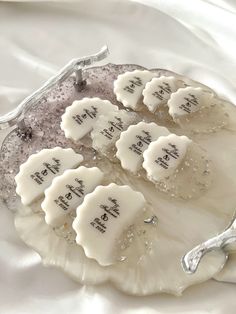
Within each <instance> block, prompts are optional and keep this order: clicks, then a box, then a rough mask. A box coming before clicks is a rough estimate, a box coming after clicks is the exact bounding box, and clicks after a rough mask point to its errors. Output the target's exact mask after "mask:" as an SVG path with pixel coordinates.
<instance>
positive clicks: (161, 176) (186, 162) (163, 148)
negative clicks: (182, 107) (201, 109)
mask: <svg viewBox="0 0 236 314" xmlns="http://www.w3.org/2000/svg"><path fill="white" fill-rule="evenodd" d="M143 157H144V162H143V168H144V169H145V170H146V172H147V177H148V179H149V180H150V181H152V182H153V183H155V184H156V186H157V188H159V189H160V190H161V191H163V192H167V193H169V194H170V195H171V196H173V197H180V198H184V199H190V198H192V197H197V196H199V194H200V193H201V192H203V191H205V190H206V189H208V188H209V186H210V184H211V181H212V176H211V174H212V171H211V162H210V160H209V159H208V157H207V155H206V152H205V151H204V150H203V149H201V147H199V146H198V145H197V144H195V143H193V142H192V141H191V140H190V139H189V138H188V137H186V136H177V135H175V134H170V135H168V136H161V137H159V138H158V139H157V140H156V141H154V142H152V143H151V144H150V145H149V147H148V149H147V150H146V151H145V152H144V154H143Z"/></svg>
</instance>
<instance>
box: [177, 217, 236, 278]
mask: <svg viewBox="0 0 236 314" xmlns="http://www.w3.org/2000/svg"><path fill="white" fill-rule="evenodd" d="M232 243H236V218H234V219H233V221H232V223H231V224H230V226H229V227H228V228H227V229H226V230H225V231H223V232H222V233H220V234H218V235H217V236H215V237H213V238H211V239H209V240H207V241H205V242H203V243H201V244H199V245H198V246H196V247H195V248H193V249H192V250H191V251H189V252H188V253H187V254H185V255H184V256H183V258H182V261H181V262H182V266H183V269H184V271H185V272H186V273H190V274H193V273H195V272H196V270H197V268H198V265H199V263H200V261H201V259H202V258H203V256H204V255H205V254H206V253H208V252H210V251H212V250H217V249H223V248H224V247H225V246H226V245H228V244H232ZM226 254H228V253H227V252H226Z"/></svg>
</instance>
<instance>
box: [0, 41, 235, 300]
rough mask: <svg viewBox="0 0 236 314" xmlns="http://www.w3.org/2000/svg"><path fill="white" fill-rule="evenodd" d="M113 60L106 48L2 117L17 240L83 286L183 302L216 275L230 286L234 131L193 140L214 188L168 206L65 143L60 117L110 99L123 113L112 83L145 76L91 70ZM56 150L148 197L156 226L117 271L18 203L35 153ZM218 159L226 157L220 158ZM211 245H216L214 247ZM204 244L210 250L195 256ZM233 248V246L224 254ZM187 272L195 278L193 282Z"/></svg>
mask: <svg viewBox="0 0 236 314" xmlns="http://www.w3.org/2000/svg"><path fill="white" fill-rule="evenodd" d="M107 54H108V50H107V47H104V48H103V49H102V50H101V51H100V52H99V53H97V54H95V55H92V56H88V57H84V58H80V59H75V60H72V61H71V62H70V63H69V64H68V65H66V66H65V67H64V68H63V69H62V70H61V71H60V72H59V74H57V75H56V76H55V77H53V78H52V79H50V80H49V81H48V82H46V84H45V85H44V86H43V87H42V88H40V89H39V90H38V91H36V92H35V93H33V94H32V95H31V96H29V97H27V98H26V99H25V100H24V101H23V102H22V103H21V104H20V105H19V106H18V107H17V108H16V110H14V111H13V112H11V113H9V114H7V115H5V116H3V117H0V128H2V129H3V128H8V127H12V126H16V128H14V129H13V130H12V131H11V132H10V133H9V134H8V135H7V136H6V138H5V140H4V142H3V144H2V147H1V156H0V162H1V169H0V175H1V178H2V180H1V182H0V193H1V198H2V199H3V200H4V202H5V203H6V205H7V207H8V208H9V209H10V210H12V211H13V212H14V215H15V216H14V217H15V218H14V219H15V226H16V230H17V231H18V233H19V236H20V237H21V238H22V240H23V241H24V242H25V243H26V244H27V245H29V246H30V247H32V248H33V249H34V250H35V251H37V252H38V253H39V254H40V255H41V257H42V262H43V263H44V264H45V265H48V266H49V265H50V266H57V267H60V268H61V269H63V270H64V271H65V272H66V273H67V274H68V275H69V276H71V277H72V278H74V279H75V280H77V281H79V282H82V283H85V284H99V283H102V282H106V281H111V282H113V283H114V285H115V286H116V287H117V288H119V289H120V290H122V291H124V292H126V293H129V294H136V295H148V294H153V293H159V292H167V293H173V294H181V293H182V291H183V290H184V289H186V288H187V287H188V286H190V285H193V284H196V283H199V282H203V281H206V280H208V279H209V278H212V277H217V274H219V275H218V277H217V278H218V279H220V280H229V281H230V279H228V278H229V277H230V276H229V273H230V272H231V271H234V272H235V270H234V267H236V264H235V265H234V262H232V261H234V259H235V255H234V253H233V252H234V247H233V245H232V243H233V242H235V239H236V233H235V226H234V224H232V225H231V227H229V228H228V229H227V231H225V232H223V230H224V229H225V228H226V227H227V225H228V224H229V222H230V221H232V219H233V217H234V210H235V204H236V195H235V188H236V164H235V160H236V151H235V149H234V147H233V145H232V143H234V142H235V141H236V131H234V130H235V129H236V128H234V125H232V128H231V129H230V130H225V129H222V130H220V131H218V132H215V133H212V134H198V135H195V134H188V136H191V137H192V138H193V139H194V141H195V142H197V143H199V144H200V145H201V146H202V147H203V148H205V149H206V150H208V152H209V154H210V156H211V158H212V160H213V161H214V163H215V165H216V173H215V181H214V182H215V183H214V185H213V187H212V188H211V189H210V190H209V191H208V192H206V193H205V194H204V195H202V196H201V197H200V198H199V199H197V200H189V201H186V200H185V201H183V200H173V199H170V198H169V197H168V196H166V195H163V194H161V193H159V192H157V191H155V189H154V188H153V186H151V185H150V184H148V183H147V182H142V181H140V179H137V178H135V177H133V176H130V175H129V174H127V173H125V172H124V171H122V170H120V169H118V168H117V165H114V164H112V163H110V162H109V161H108V160H106V159H104V160H103V159H99V160H98V159H96V158H94V152H93V151H92V150H91V149H87V148H86V147H85V146H84V145H82V144H78V143H73V142H72V141H70V140H68V139H66V138H65V137H64V134H63V132H62V131H61V129H60V121H61V115H62V114H63V113H64V110H65V108H66V107H67V106H69V105H70V104H71V103H72V102H73V101H74V100H75V99H78V100H79V99H82V98H83V97H100V98H102V99H108V100H110V101H111V102H112V103H113V104H115V105H117V106H119V107H121V104H120V103H119V102H117V100H116V97H115V95H114V93H113V82H114V80H115V79H116V78H117V76H118V75H119V74H121V73H123V72H126V71H132V70H135V69H144V68H143V67H141V66H138V65H132V64H125V65H115V64H107V65H103V66H98V67H89V66H90V65H92V64H93V63H94V62H97V61H100V60H102V59H103V58H105V57H106V55H107ZM151 71H155V72H156V73H157V74H158V76H161V75H167V76H168V75H169V76H170V75H173V76H176V77H178V78H180V79H183V80H184V81H185V82H186V83H188V84H190V85H196V86H204V85H202V84H200V83H198V82H194V81H192V80H191V79H189V78H186V77H184V76H181V75H179V74H176V73H173V72H170V71H168V70H162V69H153V70H151ZM204 88H205V89H206V88H207V89H209V88H208V87H206V86H204ZM224 104H225V106H227V108H228V110H229V112H231V114H232V116H233V117H235V125H236V109H235V107H234V106H233V105H232V104H231V103H229V102H227V101H226V100H224ZM168 127H169V128H170V129H171V131H173V132H175V133H176V134H182V133H183V132H182V131H181V129H180V128H179V127H177V126H176V125H169V126H168ZM83 144H84V143H83ZM55 146H61V147H65V148H66V147H72V148H73V149H74V150H75V151H76V152H81V151H83V154H84V156H85V161H84V164H85V165H86V164H89V165H94V164H95V165H99V167H101V168H102V169H103V171H104V172H105V174H106V175H107V176H108V177H110V178H111V179H112V180H113V181H114V182H116V183H118V184H129V185H130V186H132V187H134V188H135V189H138V190H140V191H142V193H143V194H144V195H145V197H146V199H147V200H148V203H149V206H150V207H151V209H152V210H153V211H154V212H155V215H156V216H157V218H158V221H156V220H155V221H154V220H150V221H149V222H150V223H148V224H146V225H143V224H142V225H140V226H138V227H137V228H136V229H135V230H133V231H132V232H133V233H134V234H135V237H136V239H135V241H134V242H135V244H134V248H135V250H136V251H135V250H133V251H132V250H130V249H129V247H128V248H127V249H126V250H125V251H124V254H125V255H126V257H127V256H128V258H124V260H121V261H120V262H119V263H117V264H116V265H114V266H109V267H101V266H100V265H99V264H98V263H97V262H96V261H94V260H90V259H88V258H87V257H86V256H85V255H84V252H83V250H82V248H81V247H79V246H78V245H77V244H76V243H75V241H74V234H73V232H72V231H71V229H70V228H69V229H68V230H64V229H63V230H60V229H55V228H54V229H53V228H51V227H50V226H48V225H47V224H46V223H45V220H44V213H43V212H42V210H41V208H40V203H36V204H34V206H31V207H24V206H23V205H22V204H21V202H20V199H19V197H18V196H17V195H16V193H15V181H14V177H15V175H16V174H17V173H18V171H19V166H20V165H21V164H22V163H23V162H24V161H26V160H27V158H28V157H29V156H30V155H31V154H32V153H35V152H37V151H39V150H41V149H43V148H53V147H55ZM219 152H225V153H224V154H223V153H222V154H221V155H220V154H219ZM222 165H223V166H222ZM144 218H145V217H144ZM146 218H147V217H146ZM222 232H223V233H222ZM211 237H213V239H210V240H209V238H211ZM205 241H207V242H205ZM201 242H204V243H203V244H202V245H200V246H198V247H197V248H195V249H193V250H192V248H193V247H195V246H197V245H198V244H199V243H201ZM140 243H145V246H142V245H141V247H140ZM228 244H231V246H227V247H226V245H228ZM189 250H191V251H190V252H189V253H187V252H188V251H189ZM135 252H136V253H135ZM150 252H151V253H150ZM228 252H230V255H229V253H228ZM186 253H187V254H186ZM206 253H207V254H206ZM135 254H137V256H136V255H135ZM134 255H135V256H134ZM183 256H184V257H183ZM203 256H204V258H203V259H202V261H201V263H200V260H201V258H202V257H203ZM134 257H135V258H134ZM228 257H229V259H228V261H227V258H228ZM181 260H182V265H181ZM225 263H226V264H225ZM198 265H199V268H198V269H197V266H198ZM224 265H225V267H224V270H223V273H224V272H226V273H227V276H226V277H227V279H226V277H224V275H223V276H222V275H221V274H222V272H221V273H220V271H221V270H222V268H223V266H224ZM228 265H229V267H228ZM182 266H183V267H182ZM227 267H228V268H227ZM196 269H197V271H196ZM187 272H192V273H194V272H195V273H194V274H192V275H190V274H188V273H187Z"/></svg>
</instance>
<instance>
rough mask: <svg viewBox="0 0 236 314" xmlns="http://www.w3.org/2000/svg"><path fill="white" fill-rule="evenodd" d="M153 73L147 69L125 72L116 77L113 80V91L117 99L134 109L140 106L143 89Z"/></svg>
mask: <svg viewBox="0 0 236 314" xmlns="http://www.w3.org/2000/svg"><path fill="white" fill-rule="evenodd" d="M154 76H155V73H153V72H150V71H147V70H144V71H142V70H135V71H132V72H125V73H123V74H120V75H119V76H118V77H117V80H116V81H115V82H114V93H115V95H116V98H117V100H118V101H120V102H121V103H122V104H123V105H124V106H125V107H128V108H132V109H133V110H136V109H138V108H139V107H140V99H141V98H142V92H143V89H144V87H145V85H146V83H147V82H148V81H150V80H151V79H152V78H153V77H154Z"/></svg>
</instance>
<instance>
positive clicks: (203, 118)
mask: <svg viewBox="0 0 236 314" xmlns="http://www.w3.org/2000/svg"><path fill="white" fill-rule="evenodd" d="M167 104H168V107H169V114H170V115H171V117H172V118H173V120H174V121H175V122H176V123H177V124H178V125H180V126H181V128H182V129H183V130H186V131H191V132H193V133H209V132H215V131H217V130H219V129H221V128H224V127H227V125H228V124H229V114H228V113H227V111H226V108H225V106H224V104H223V102H222V101H221V100H220V99H219V98H217V97H216V95H215V94H213V93H211V92H209V91H205V90H203V89H202V88H200V87H190V86H189V87H186V88H180V89H178V90H177V91H176V92H175V93H172V94H171V96H170V99H169V100H168V103H167Z"/></svg>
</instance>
